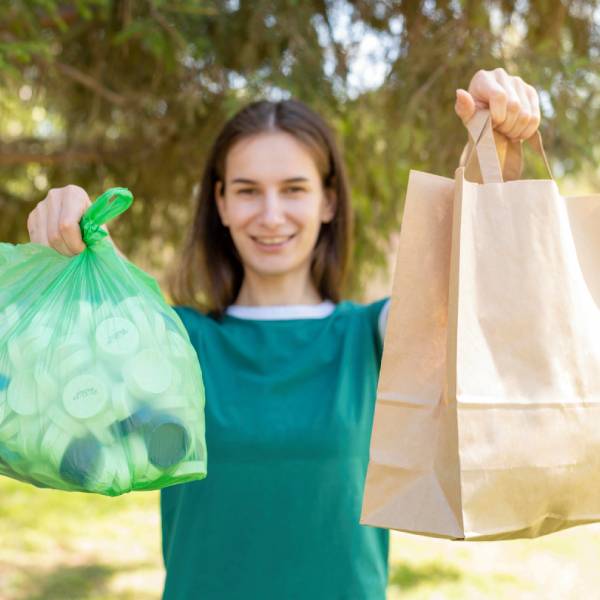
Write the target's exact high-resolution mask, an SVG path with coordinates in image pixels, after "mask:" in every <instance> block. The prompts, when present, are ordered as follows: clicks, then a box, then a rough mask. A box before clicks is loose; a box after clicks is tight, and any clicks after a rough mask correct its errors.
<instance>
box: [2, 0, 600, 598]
mask: <svg viewBox="0 0 600 600" xmlns="http://www.w3.org/2000/svg"><path fill="white" fill-rule="evenodd" d="M599 60H600V10H599V9H598V7H597V2H579V1H572V2H568V1H564V0H563V1H562V2H560V1H550V0H530V1H527V0H521V1H517V2H508V1H505V0H498V1H491V0H490V1H472V0H447V1H436V0H425V1H411V2H406V1H393V0H388V1H375V0H370V1H355V2H347V1H338V0H332V1H328V0H302V1H301V0H279V1H277V0H252V1H248V0H246V1H243V0H237V1H236V0H226V1H191V0H172V1H169V0H162V1H161V0H154V1H151V0H137V1H134V0H80V1H73V2H59V1H56V0H30V1H24V0H23V1H19V0H12V1H10V2H0V174H1V177H0V241H8V242H13V243H16V242H24V241H27V230H26V226H25V222H26V217H27V214H28V212H29V211H30V210H31V209H32V208H33V207H34V206H35V204H36V203H37V202H38V201H40V200H41V199H43V198H44V197H45V195H46V193H47V191H48V189H49V188H51V187H61V186H64V185H66V184H68V183H75V184H77V185H80V186H82V187H84V188H85V189H86V190H88V193H89V194H90V196H91V197H92V198H94V197H95V196H97V195H98V194H99V193H100V192H101V191H103V190H104V189H106V188H108V187H111V186H114V185H119V186H126V187H129V188H130V189H131V190H132V191H133V193H134V194H135V197H136V201H135V203H134V205H133V207H132V209H131V210H130V211H129V212H128V213H126V214H125V215H123V216H122V217H121V218H120V219H119V220H118V221H116V222H115V223H113V224H112V225H111V231H112V233H113V237H114V238H115V240H116V241H117V242H118V244H119V246H120V247H121V248H122V249H123V251H124V252H125V253H126V254H127V255H128V256H129V257H130V258H131V259H132V260H133V261H134V262H136V263H137V264H138V265H140V266H142V267H143V268H146V269H147V270H149V271H151V272H152V273H153V274H154V275H155V276H157V277H158V278H159V279H162V277H163V275H164V273H165V269H166V268H167V267H168V266H169V265H170V264H172V262H173V260H174V259H176V258H177V254H178V251H179V248H180V243H181V240H182V238H183V235H184V232H185V228H186V227H187V224H188V223H189V220H190V215H191V209H192V198H193V195H194V192H195V191H196V189H197V188H196V186H197V182H198V179H199V177H200V173H201V169H202V164H203V159H204V156H205V155H206V152H207V151H208V148H209V146H210V143H211V141H212V140H213V139H214V136H215V134H216V133H217V132H218V130H219V128H220V127H221V125H222V124H223V122H224V121H225V120H226V119H227V118H228V117H229V116H231V115H232V114H233V113H234V112H235V111H237V110H238V109H239V108H241V107H242V106H243V105H244V104H246V103H247V102H249V101H252V100H255V99H259V98H269V99H274V100H277V99H281V98H289V97H297V98H300V99H302V100H304V101H306V102H307V103H309V104H310V105H311V106H312V107H313V108H315V109H316V110H317V111H319V112H321V113H322V114H323V115H324V116H325V117H326V118H327V119H328V120H329V121H330V122H331V124H332V125H333V126H334V128H335V130H336V132H337V135H338V138H339V141H340V143H341V145H342V149H343V153H344V156H345V159H346V161H347V165H348V171H349V176H350V181H351V185H352V197H353V204H354V207H355V210H356V237H357V244H356V248H355V254H354V263H353V277H352V278H351V281H350V285H349V288H348V290H347V292H348V295H349V296H352V297H356V298H363V299H366V298H373V297H376V296H381V295H383V294H384V293H389V283H390V281H389V270H388V269H389V266H390V264H389V260H390V256H392V257H393V247H394V245H393V242H394V240H395V239H397V233H398V231H399V227H400V222H401V217H402V204H403V198H404V192H405V186H406V182H407V178H408V172H409V169H411V168H416V169H422V170H427V171H431V172H435V173H439V174H442V175H451V174H452V172H453V170H454V168H455V167H456V164H457V160H458V157H459V155H460V152H461V150H462V146H463V144H464V142H465V138H466V135H465V131H464V128H463V126H462V124H461V123H460V121H459V120H458V119H457V117H456V116H455V114H454V109H453V105H454V91H455V89H456V88H457V87H466V86H467V85H468V82H469V80H470V77H471V76H472V75H473V74H474V73H475V71H476V70H477V69H479V68H494V67H499V66H502V67H504V68H505V69H506V70H507V71H509V72H510V73H511V74H518V75H520V76H521V77H523V79H525V80H526V81H528V82H529V83H531V84H532V85H534V86H535V87H536V88H537V89H538V91H539V93H540V98H541V106H542V113H543V120H542V132H543V136H544V140H545V143H546V146H547V151H548V154H549V156H550V158H551V162H552V166H553V170H554V173H555V176H556V177H557V179H558V180H559V184H560V185H561V188H562V189H563V190H564V191H568V192H572V191H579V192H582V193H583V192H587V191H591V190H594V189H596V190H600V178H599V177H598V173H597V170H596V164H597V159H598V153H599V148H600V145H599V144H598V142H597V139H596V135H595V134H596V132H597V131H600V127H599V125H600V95H599V94H598V91H599V88H600V83H599V82H600V79H599V78H600V73H599V70H598V64H599ZM538 167H539V165H536V164H535V163H534V164H533V167H532V169H531V171H530V174H531V175H533V176H535V175H536V172H537V171H536V169H537V168H538ZM159 526H160V522H159V512H158V494H157V493H135V494H129V495H126V496H124V497H120V498H104V497H100V496H93V495H87V494H74V493H63V492H55V491H50V490H40V489H37V488H34V487H32V486H27V485H23V484H20V483H18V482H14V481H11V480H8V479H0V600H24V599H27V600H54V599H56V600H71V599H103V600H104V599H107V600H108V599H118V600H124V599H136V600H138V599H139V600H145V599H151V598H152V599H158V598H159V597H160V593H161V588H162V581H163V577H164V574H163V570H162V564H161V557H160V536H159ZM599 532H600V529H599V528H598V527H596V526H587V527H580V528H576V529H573V530H569V531H565V532H561V533H558V534H554V535H551V536H548V537H545V538H541V539H539V540H533V541H515V542H495V543H490V542H486V543H479V544H478V543H470V544H464V543H462V544H461V543H452V542H446V541H441V540H432V539H427V538H421V537H417V536H410V535H405V534H398V533H395V532H393V533H392V551H391V566H390V586H389V598H390V600H395V599H396V598H408V599H417V598H428V599H434V600H439V599H445V598H461V599H462V598H469V599H470V598H475V599H476V598H510V599H514V598H517V599H528V598H536V599H537V598H540V599H544V600H546V599H554V598H556V599H561V600H562V599H576V598H577V599H579V598H586V599H588V598H600V571H599V569H598V567H597V557H598V556H599V555H600V536H599ZM232 576H235V574H234V573H232ZM251 600H255V599H251ZM282 600H283V599H282Z"/></svg>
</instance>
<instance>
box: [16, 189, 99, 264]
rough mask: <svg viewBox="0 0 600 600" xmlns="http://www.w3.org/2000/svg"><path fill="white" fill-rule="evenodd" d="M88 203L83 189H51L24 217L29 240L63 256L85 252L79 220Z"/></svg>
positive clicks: (89, 201)
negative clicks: (52, 249) (27, 215)
mask: <svg viewBox="0 0 600 600" xmlns="http://www.w3.org/2000/svg"><path fill="white" fill-rule="evenodd" d="M90 204H91V200H90V198H89V196H88V195H87V193H86V191H85V190H84V189H83V188H80V187H78V186H76V185H67V186H65V187H62V188H52V189H51V190H50V191H49V192H48V195H47V196H46V197H45V198H44V199H43V200H42V201H41V202H39V203H38V204H37V206H36V207H35V208H34V209H33V210H32V211H31V212H30V213H29V217H28V218H27V229H28V231H29V238H30V240H31V241H32V242H34V243H36V244H43V245H44V246H50V247H51V248H54V249H55V250H57V251H58V252H60V253H61V254H64V255H65V256H75V255H76V254H79V253H81V252H83V251H84V250H85V244H84V243H83V239H82V238H81V231H80V229H79V221H80V220H81V217H82V216H83V213H84V212H85V211H86V210H87V208H88V206H90Z"/></svg>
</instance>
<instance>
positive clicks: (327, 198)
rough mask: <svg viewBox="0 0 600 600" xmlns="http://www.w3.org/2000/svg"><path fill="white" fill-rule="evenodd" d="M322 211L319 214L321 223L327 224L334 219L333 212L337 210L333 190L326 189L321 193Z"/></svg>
mask: <svg viewBox="0 0 600 600" xmlns="http://www.w3.org/2000/svg"><path fill="white" fill-rule="evenodd" d="M323 200H324V205H323V211H322V213H321V221H322V222H323V223H329V222H330V221H332V220H333V217H335V210H336V208H337V197H336V193H335V190H332V189H330V188H326V189H325V190H324V193H323Z"/></svg>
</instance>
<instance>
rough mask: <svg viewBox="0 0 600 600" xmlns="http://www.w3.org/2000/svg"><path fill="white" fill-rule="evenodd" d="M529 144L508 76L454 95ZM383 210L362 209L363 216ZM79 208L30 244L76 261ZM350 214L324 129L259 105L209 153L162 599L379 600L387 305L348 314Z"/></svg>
mask: <svg viewBox="0 0 600 600" xmlns="http://www.w3.org/2000/svg"><path fill="white" fill-rule="evenodd" d="M487 105H489V106H490V111H491V114H492V115H493V118H494V125H495V126H496V128H497V129H498V130H499V131H501V132H502V133H504V134H505V135H507V136H509V137H513V138H515V139H519V138H520V137H526V136H527V135H530V134H531V133H533V132H534V131H535V129H536V128H537V125H538V123H539V107H538V104H537V94H535V90H533V88H531V86H528V85H527V84H525V83H524V82H523V81H522V80H520V79H518V78H514V77H509V76H508V75H507V74H506V73H505V72H504V71H503V70H501V69H500V70H496V71H493V72H486V71H480V72H479V73H477V74H476V75H475V77H474V78H473V79H472V81H471V84H470V86H469V90H468V91H465V90H458V91H457V100H456V112H457V113H458V115H459V116H460V117H461V118H462V119H463V120H468V119H469V118H470V116H471V115H472V114H473V112H474V111H475V109H476V108H477V107H478V106H479V107H480V106H487ZM376 201H377V199H376V198H374V199H373V202H376ZM87 204H89V198H88V197H87V194H86V193H85V191H84V190H81V188H76V187H75V186H67V187H66V188H62V189H60V190H52V193H51V194H49V197H48V198H47V199H46V200H44V201H43V202H41V203H39V205H38V207H37V208H36V210H35V211H34V212H33V213H32V214H31V215H30V218H29V223H28V225H29V230H30V232H31V236H32V241H38V242H39V243H45V244H48V245H52V246H53V247H54V248H56V249H57V250H58V251H59V252H63V253H64V254H67V255H73V254H76V253H78V252H81V251H82V249H83V248H82V246H83V242H82V240H81V236H80V235H79V227H78V221H79V219H80V218H81V215H82V214H83V212H84V210H85V208H86V206H87ZM351 229H352V212H351V210H350V198H349V190H348V182H347V178H346V174H345V169H344V164H343V161H342V159H341V155H340V152H339V150H338V147H337V144H336V142H335V136H334V135H333V133H332V131H331V129H330V128H329V127H328V126H327V124H326V123H325V121H324V120H323V119H322V118H321V117H320V116H319V115H317V114H316V113H314V112H313V111H312V110H310V109H309V108H308V107H307V106H306V105H304V104H303V103H302V102H300V101H297V100H285V101H282V102H267V101H261V102H255V103H253V104H250V105H248V106H247V107H246V108H244V109H243V110H242V111H240V112H239V113H237V114H236V115H234V116H233V118H232V119H230V120H229V121H228V122H227V123H226V124H225V126H224V128H223V130H222V131H221V133H220V134H219V136H218V137H217V139H216V140H215V143H214V144H213V147H212V149H211V151H210V154H209V157H208V161H207V163H206V165H205V168H204V173H203V176H202V181H201V186H200V192H199V195H198V198H197V201H196V210H195V214H194V219H193V223H192V226H191V228H190V232H189V235H188V239H187V242H186V245H185V247H184V251H183V256H182V261H181V264H180V265H178V269H177V271H176V272H175V273H174V280H173V286H172V297H173V298H174V299H175V301H176V303H177V304H178V306H177V308H176V310H177V312H178V314H179V315H180V316H181V319H182V321H183V323H184V325H185V326H186V329H187V331H188V333H189V336H190V340H191V342H192V344H193V345H194V347H195V349H196V352H197V354H198V356H199V357H200V362H201V364H202V371H203V377H204V384H205V391H206V406H205V417H206V444H207V459H208V475H207V477H206V479H204V480H202V481H193V482H189V483H184V484H181V485H175V486H171V487H167V488H164V489H163V490H161V516H162V550H163V558H164V563H165V567H166V571H167V574H166V580H165V587H164V592H163V599H164V600H189V599H191V598H202V599H203V600H234V599H235V600H238V599H240V598H248V599H255V598H260V600H282V599H285V600H306V599H307V598H310V599H311V600H333V599H339V600H350V599H352V600H383V599H384V598H385V594H386V585H387V580H388V577H387V573H388V566H387V558H388V545H389V532H388V531H387V530H386V529H381V528H376V527H369V526H363V525H360V523H359V519H360V512H361V506H362V499H363V492H364V481H365V474H366V470H367V465H368V461H369V443H370V436H371V428H372V420H373V411H374V406H375V392H376V387H377V377H378V373H379V366H380V361H381V354H382V332H383V329H384V327H385V320H386V314H387V307H388V306H389V302H388V301H387V299H385V298H384V299H381V300H378V301H376V302H373V303H370V304H366V305H363V304H358V303H355V302H349V301H344V300H342V289H343V283H344V277H345V275H346V271H347V267H348V259H349V256H350V250H351Z"/></svg>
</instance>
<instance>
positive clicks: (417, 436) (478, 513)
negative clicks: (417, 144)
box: [360, 113, 600, 540]
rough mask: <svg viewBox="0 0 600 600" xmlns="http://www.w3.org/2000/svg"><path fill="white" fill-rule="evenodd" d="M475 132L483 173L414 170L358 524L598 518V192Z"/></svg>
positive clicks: (509, 523) (549, 527)
mask: <svg viewBox="0 0 600 600" xmlns="http://www.w3.org/2000/svg"><path fill="white" fill-rule="evenodd" d="M469 131H470V133H471V136H472V141H473V142H474V143H475V144H474V146H475V150H476V152H477V158H478V162H479V165H480V168H481V173H482V178H483V183H481V184H479V183H473V182H471V181H467V180H466V179H465V169H464V168H463V167H461V168H459V169H458V170H457V172H456V176H455V179H454V180H452V179H448V178H444V177H439V176H436V175H431V174H428V173H422V172H416V171H413V172H411V175H410V179H409V185H408V191H407V199H406V205H405V210H404V217H403V223H402V231H401V236H400V248H399V251H398V258H397V264H396V270H395V277H394V286H393V292H392V304H391V309H390V315H389V320H388V325H387V331H386V336H385V344H384V353H383V359H382V368H381V374H380V380H379V386H378V393H377V403H376V408H375V416H374V423H373V434H372V438H371V452H370V462H369V467H368V472H367V478H366V487H365V495H364V501H363V508H362V514H361V521H360V522H361V523H362V524H364V525H372V526H377V527H385V528H390V529H397V530H403V531H409V532H414V533H420V534H425V535H430V536H438V537H447V538H451V539H468V540H497V539H512V538H519V537H536V536H539V535H543V534H546V533H550V532H553V531H556V530H559V529H563V528H566V527H570V526H573V525H577V524H582V523H588V522H593V521H598V520H600V477H599V475H600V264H599V263H600V196H586V197H574V198H565V197H562V196H561V195H560V193H559V191H558V188H557V186H556V183H555V182H554V181H553V180H552V179H551V178H550V179H541V180H517V181H508V182H503V181H502V173H501V171H500V165H499V161H498V157H497V155H496V149H495V146H494V139H493V134H492V129H491V124H490V121H489V115H487V114H486V113H478V115H476V117H474V119H473V120H472V122H471V123H469ZM533 141H534V142H536V141H537V143H534V144H533V145H534V147H536V148H537V150H538V152H540V153H541V154H542V155H543V148H542V147H541V140H540V139H539V136H537V137H536V138H534V139H533ZM544 158H545V157H544Z"/></svg>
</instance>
